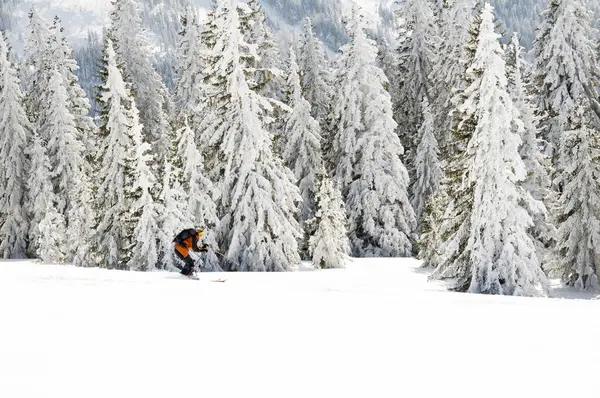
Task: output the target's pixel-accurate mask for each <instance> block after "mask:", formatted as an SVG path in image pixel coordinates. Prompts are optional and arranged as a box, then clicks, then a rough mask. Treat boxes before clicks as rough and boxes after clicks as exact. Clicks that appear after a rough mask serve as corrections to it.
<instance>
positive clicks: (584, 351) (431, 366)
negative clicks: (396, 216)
mask: <svg viewBox="0 0 600 398" xmlns="http://www.w3.org/2000/svg"><path fill="white" fill-rule="evenodd" d="M417 265H418V263H417V262H416V261H413V260H397V259H388V260H356V261H354V263H353V264H351V265H350V266H349V267H348V269H345V270H332V271H323V272H296V273H280V274H252V273H251V274H242V273H237V274H231V275H226V276H227V277H228V278H229V280H228V281H227V282H226V283H211V282H209V280H210V279H214V278H215V277H217V276H218V275H210V274H202V275H201V277H202V280H201V281H192V280H180V279H174V278H175V275H174V274H165V273H131V272H120V271H108V270H98V269H84V268H73V267H62V266H48V265H41V264H33V263H30V262H2V263H0V319H1V320H2V323H1V325H2V326H1V327H0V396H1V397H10V398H24V397H27V398H30V397H31V398H34V397H35V398H37V397H45V398H51V397H60V398H71V397H73V398H75V397H76V398H81V397H85V398H95V397H98V398H100V397H102V398H106V397H111V398H117V397H128V398H131V397H143V398H151V397H161V398H164V397H177V398H187V397H194V398H197V397H210V398H218V397H236V398H238V397H261V398H267V397H278V398H281V397H285V398H291V397H302V398H306V397H328V398H331V397H343V398H347V397H361V398H365V397H373V398H382V397H394V398H397V397H410V398H418V397H439V398H441V397H455V396H460V397H461V398H471V397H473V398H475V397H477V398H480V397H486V398H495V397H503V398H504V397H515V398H521V397H523V398H533V397H545V398H551V397H557V398H558V397H561V398H567V397H576V396H582V397H584V396H595V395H596V394H595V393H594V392H593V389H594V388H595V387H594V380H596V377H597V374H596V373H597V372H596V370H595V369H596V368H595V364H592V363H590V361H596V358H598V355H600V348H599V346H598V345H597V344H595V339H594V337H593V336H595V335H597V334H598V332H600V317H598V316H594V315H593V314H597V313H598V312H599V311H600V301H587V300H564V299H563V300H560V299H522V298H514V297H489V296H477V295H467V294H456V293H448V292H445V291H444V290H443V288H442V286H440V285H436V284H429V283H427V275H426V273H424V272H422V271H421V270H419V269H417V268H416V267H417ZM557 294H562V293H561V292H557ZM576 336H581V337H579V338H578V337H576ZM586 336H588V337H586ZM588 340H589V341H588ZM571 381H574V382H571Z"/></svg>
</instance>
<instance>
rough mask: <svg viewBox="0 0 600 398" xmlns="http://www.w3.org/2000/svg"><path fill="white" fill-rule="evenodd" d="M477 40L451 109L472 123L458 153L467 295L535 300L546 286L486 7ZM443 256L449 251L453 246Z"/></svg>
mask: <svg viewBox="0 0 600 398" xmlns="http://www.w3.org/2000/svg"><path fill="white" fill-rule="evenodd" d="M478 36H479V37H478V44H477V49H476V53H475V57H474V61H473V64H472V65H471V66H470V67H469V69H467V74H468V75H470V77H471V80H472V83H471V85H470V86H469V87H468V88H467V90H466V91H465V97H466V101H465V102H464V103H463V104H462V105H460V107H459V109H460V110H461V111H463V112H465V110H468V112H467V113H471V114H474V115H476V118H477V122H476V125H475V129H474V132H473V135H472V137H471V139H470V140H469V143H468V146H467V148H466V152H465V154H464V156H465V157H466V159H467V164H468V169H469V170H470V174H469V175H468V178H469V180H470V182H471V183H472V184H473V196H472V200H473V204H472V211H471V214H470V215H469V217H470V225H469V227H470V228H469V229H468V230H464V231H462V233H464V234H466V236H467V237H468V239H467V247H466V248H464V251H465V252H466V253H468V259H466V261H467V267H468V269H469V273H470V274H471V278H470V279H471V280H470V286H469V291H470V292H472V293H484V294H504V295H526V296H536V295H540V294H544V291H545V289H546V288H547V286H546V285H547V281H546V276H545V275H544V273H543V272H542V269H541V266H540V262H539V260H538V257H537V255H536V250H535V245H534V243H533V241H532V239H531V238H530V236H529V235H528V228H529V227H531V225H532V224H533V221H532V219H531V217H530V216H529V214H528V212H527V210H526V209H525V208H523V207H521V199H522V198H523V195H526V192H524V190H522V188H521V187H520V185H519V182H520V181H522V180H524V179H525V177H526V169H525V164H524V163H523V161H522V159H521V157H520V155H519V152H518V150H519V145H520V144H521V140H520V137H519V135H518V134H517V133H515V132H514V131H513V129H512V125H511V122H513V121H514V120H515V119H514V115H515V111H514V109H513V108H514V105H513V103H512V100H511V98H510V96H509V94H508V91H507V85H508V79H507V77H506V68H505V61H504V58H503V57H504V51H503V49H502V47H501V45H500V42H499V39H500V35H499V34H497V33H496V32H495V26H494V14H493V7H492V6H491V5H489V4H486V5H485V7H484V8H483V10H482V12H481V25H480V29H479V34H478ZM446 250H448V249H446ZM449 250H450V252H451V253H454V251H455V250H456V248H450V249H449Z"/></svg>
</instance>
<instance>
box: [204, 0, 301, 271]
mask: <svg viewBox="0 0 600 398" xmlns="http://www.w3.org/2000/svg"><path fill="white" fill-rule="evenodd" d="M237 4H238V1H237V0H219V1H217V2H216V4H215V6H216V7H215V10H214V11H213V13H212V16H213V21H212V24H213V28H212V29H214V30H213V32H212V33H211V34H214V37H215V39H216V41H215V45H214V46H213V47H212V48H211V55H212V57H211V58H212V60H211V61H212V62H210V63H209V64H210V66H209V70H208V73H209V78H208V79H209V80H208V83H209V84H210V85H211V86H212V88H211V90H210V91H209V93H208V98H207V102H208V103H209V104H210V106H208V107H207V108H206V109H205V114H204V115H203V117H204V123H203V126H204V128H203V129H202V131H206V132H211V133H212V135H211V136H210V137H208V142H209V144H211V145H213V146H214V147H215V148H217V153H216V157H213V159H217V160H218V163H220V164H222V165H223V166H224V167H222V168H218V169H217V171H218V173H220V172H222V173H223V174H222V175H221V177H220V178H221V180H220V198H219V201H218V210H219V211H220V212H221V214H222V216H223V218H222V221H221V224H220V234H219V236H220V239H219V243H220V245H221V247H222V248H224V249H226V250H227V253H226V257H227V259H228V260H229V261H230V262H231V264H230V265H229V268H230V269H232V270H237V271H284V270H289V269H291V268H292V267H293V266H294V265H296V264H298V263H299V261H300V257H299V255H298V244H297V239H299V238H300V237H301V231H300V228H299V225H298V223H297V221H296V219H295V214H296V212H297V208H296V202H297V201H299V200H300V195H299V191H298V188H297V187H296V186H295V185H294V183H293V179H294V177H293V174H292V172H291V171H290V170H289V169H288V168H286V167H285V166H284V165H283V164H282V162H281V161H280V159H278V158H277V157H276V156H275V155H274V154H273V152H272V150H271V136H270V134H269V132H268V131H267V130H266V129H265V121H264V120H261V117H260V116H262V115H264V114H265V113H264V109H265V107H266V108H267V109H268V107H270V103H269V101H268V100H267V99H265V98H264V97H262V96H260V95H259V94H258V93H257V92H255V91H253V90H251V89H250V87H249V85H248V82H247V80H246V75H245V67H246V62H245V61H246V59H245V58H246V57H247V56H248V55H249V54H255V53H256V49H254V48H253V45H251V44H249V43H247V42H246V41H245V40H244V36H243V35H242V32H241V30H240V20H239V15H238V12H237V9H236V8H237Z"/></svg>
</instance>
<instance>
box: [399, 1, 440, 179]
mask: <svg viewBox="0 0 600 398" xmlns="http://www.w3.org/2000/svg"><path fill="white" fill-rule="evenodd" d="M398 5H399V6H400V9H399V12H400V13H401V14H400V15H401V16H402V17H403V18H404V19H405V21H406V22H405V26H403V31H404V32H405V33H404V35H403V37H402V38H401V39H402V40H401V44H400V46H399V48H398V62H399V65H398V71H397V74H398V76H399V79H398V80H399V81H398V82H397V84H398V87H397V88H396V89H397V93H396V96H395V97H396V98H395V100H396V101H397V103H396V104H395V109H394V114H395V118H396V121H397V122H398V123H399V126H398V135H399V136H400V141H401V143H402V145H403V146H404V149H405V156H404V159H405V163H407V164H409V165H410V169H411V170H410V171H411V175H412V173H413V172H414V166H413V162H414V160H415V156H416V151H417V146H418V145H419V141H418V137H417V135H418V134H417V130H418V129H419V126H420V125H421V123H422V117H423V111H422V110H421V102H422V101H423V98H424V97H426V96H428V95H429V94H430V92H431V89H430V82H429V75H430V74H431V71H432V65H433V63H434V53H433V50H434V47H435V37H436V33H437V32H435V26H436V20H435V17H434V13H433V10H432V8H431V5H430V3H429V1H422V0H399V1H398Z"/></svg>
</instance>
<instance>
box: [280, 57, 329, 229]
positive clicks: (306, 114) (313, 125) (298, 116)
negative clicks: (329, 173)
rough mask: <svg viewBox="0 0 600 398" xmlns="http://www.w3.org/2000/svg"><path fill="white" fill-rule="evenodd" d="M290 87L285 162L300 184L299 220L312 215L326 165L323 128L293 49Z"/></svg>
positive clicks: (309, 217) (306, 218)
mask: <svg viewBox="0 0 600 398" xmlns="http://www.w3.org/2000/svg"><path fill="white" fill-rule="evenodd" d="M288 87H289V91H290V100H289V106H290V107H291V108H292V112H291V114H290V115H289V117H288V120H287V123H286V126H285V134H284V141H285V151H284V153H283V158H284V160H285V162H286V165H287V166H288V167H289V168H290V169H291V170H292V171H293V172H294V174H295V176H296V181H297V185H298V186H299V188H300V195H301V196H302V203H300V206H299V207H300V221H301V222H302V223H304V222H305V221H306V220H309V219H311V218H313V216H314V213H315V194H316V192H317V171H318V170H319V169H321V167H323V158H322V153H321V128H320V127H319V123H318V122H317V121H316V120H315V119H314V118H313V117H312V116H311V106H310V103H309V102H308V101H307V100H306V99H304V97H303V96H302V89H301V87H300V78H299V75H298V64H297V62H296V55H295V52H294V51H293V50H290V68H289V78H288Z"/></svg>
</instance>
